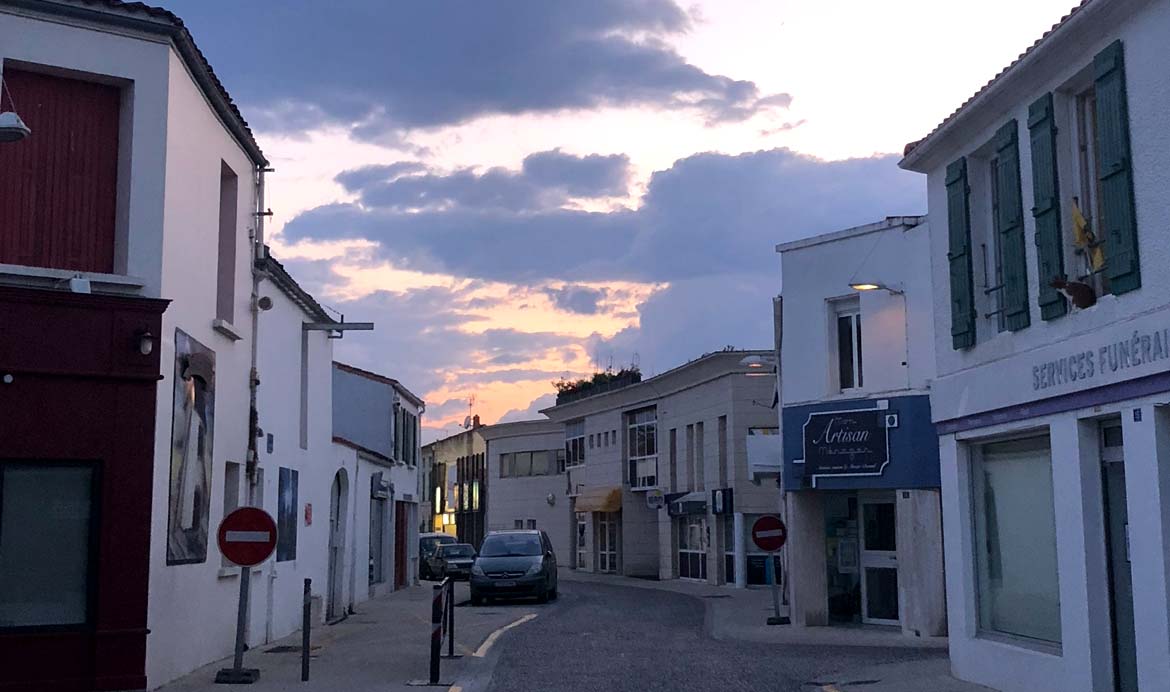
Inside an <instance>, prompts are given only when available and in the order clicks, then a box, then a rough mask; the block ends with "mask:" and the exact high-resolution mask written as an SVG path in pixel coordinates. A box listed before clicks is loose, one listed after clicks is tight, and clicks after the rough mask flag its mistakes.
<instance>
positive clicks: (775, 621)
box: [768, 552, 788, 625]
mask: <svg viewBox="0 0 1170 692" xmlns="http://www.w3.org/2000/svg"><path fill="white" fill-rule="evenodd" d="M768 581H769V582H770V583H771V585H772V613H773V615H772V617H770V618H768V624H769V625H787V624H788V618H784V617H780V588H779V586H778V585H777V582H778V581H779V579H777V575H776V553H775V552H771V553H768Z"/></svg>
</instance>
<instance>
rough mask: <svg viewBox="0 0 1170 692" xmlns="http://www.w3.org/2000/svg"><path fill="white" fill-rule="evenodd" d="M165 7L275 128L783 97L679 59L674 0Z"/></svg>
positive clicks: (747, 106)
mask: <svg viewBox="0 0 1170 692" xmlns="http://www.w3.org/2000/svg"><path fill="white" fill-rule="evenodd" d="M168 7H169V9H171V10H173V11H174V12H176V13H177V14H178V15H179V16H181V17H182V18H183V20H184V22H185V23H186V24H187V26H188V27H189V28H190V29H191V31H192V33H193V34H194V36H195V38H196V40H197V41H198V42H199V45H200V47H201V48H202V49H203V51H204V52H205V53H207V55H208V57H209V59H210V60H211V62H212V63H213V64H214V65H215V66H216V68H217V74H218V75H219V76H220V78H221V79H222V80H223V81H224V83H225V84H226V85H227V86H228V88H229V89H230V90H231V92H232V93H233V94H234V95H235V98H236V100H237V101H239V102H241V104H242V105H243V106H244V107H245V108H246V110H247V112H249V113H250V114H252V115H253V116H256V115H257V114H260V116H261V117H259V118H255V117H254V120H255V122H256V124H257V125H261V124H262V125H263V127H264V128H277V129H279V130H280V131H289V130H307V129H312V128H314V127H316V126H319V125H322V124H326V123H336V124H343V125H346V126H350V127H352V130H353V132H354V134H355V135H356V136H358V137H359V138H362V139H368V140H383V141H384V140H391V141H393V142H397V143H401V140H402V133H403V131H406V130H410V129H412V128H420V127H422V128H426V127H436V126H444V125H453V124H457V123H461V122H466V121H468V120H472V119H474V118H477V117H479V116H484V115H490V114H521V113H553V112H557V111H562V110H566V109H583V110H590V109H597V108H601V107H606V106H651V107H658V108H672V109H692V110H696V111H698V112H699V113H700V114H701V115H702V116H703V117H704V118H705V119H706V120H707V121H708V122H712V123H714V122H728V121H738V120H743V119H745V118H748V117H751V116H752V115H754V114H755V113H757V112H760V111H761V110H768V109H775V108H786V107H787V105H788V102H789V100H790V99H789V97H788V95H787V94H762V93H760V90H759V88H758V87H757V86H756V84H755V83H754V82H751V81H747V80H737V79H733V78H731V77H727V76H723V75H718V74H711V73H708V72H706V71H704V70H702V69H700V68H699V67H696V66H694V65H691V64H689V63H688V62H687V61H686V60H685V59H684V58H683V57H682V56H681V55H680V54H679V53H678V52H677V51H676V50H675V49H674V48H673V47H671V46H670V45H669V44H668V43H667V42H666V39H667V38H670V37H673V36H676V35H679V34H681V33H684V32H686V31H688V30H689V29H690V28H691V19H690V17H689V16H688V15H687V13H686V12H685V11H684V10H683V9H682V8H680V7H679V6H678V4H676V3H675V2H673V0H590V1H589V2H549V1H547V0H520V1H517V2H508V3H487V2H459V1H458V0H427V1H426V2H415V1H413V0H399V1H396V2H387V1H386V0H360V1H359V0H351V1H348V2H345V3H326V4H322V3H320V2H319V1H317V0H285V1H283V2H278V3H259V2H244V3H240V2H229V1H228V0H173V1H172V2H171V3H169V4H168ZM225 17H230V18H231V20H230V21H225V20H224V18H225ZM256 27H264V28H263V30H259V31H258V30H257V29H256ZM265 112H268V113H271V114H272V116H273V117H271V118H265V117H263V113H265Z"/></svg>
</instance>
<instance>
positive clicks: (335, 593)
mask: <svg viewBox="0 0 1170 692" xmlns="http://www.w3.org/2000/svg"><path fill="white" fill-rule="evenodd" d="M345 499H346V498H345V488H344V479H343V478H342V472H341V471H338V472H337V475H335V476H334V477H333V487H332V488H330V490H329V598H328V601H327V603H326V606H325V619H326V620H336V619H338V618H340V617H341V616H342V615H343V614H344V612H345V609H344V606H343V604H342V599H343V598H344V591H343V589H342V574H343V572H344V563H343V562H342V561H343V560H344V559H345Z"/></svg>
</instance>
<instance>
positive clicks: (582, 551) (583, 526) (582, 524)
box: [577, 512, 588, 568]
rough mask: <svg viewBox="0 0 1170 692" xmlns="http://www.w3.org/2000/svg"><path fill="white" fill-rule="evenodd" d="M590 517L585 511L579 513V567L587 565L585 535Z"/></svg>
mask: <svg viewBox="0 0 1170 692" xmlns="http://www.w3.org/2000/svg"><path fill="white" fill-rule="evenodd" d="M587 522H588V519H587V515H586V514H585V513H583V512H582V513H578V514H577V567H578V568H584V567H585V556H586V555H587V554H588V551H587V550H586V545H585V535H586V531H587V529H588V523H587Z"/></svg>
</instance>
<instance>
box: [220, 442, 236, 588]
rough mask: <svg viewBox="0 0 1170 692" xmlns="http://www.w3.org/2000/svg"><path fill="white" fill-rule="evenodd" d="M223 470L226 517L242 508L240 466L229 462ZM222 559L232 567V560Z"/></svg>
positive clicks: (226, 565)
mask: <svg viewBox="0 0 1170 692" xmlns="http://www.w3.org/2000/svg"><path fill="white" fill-rule="evenodd" d="M223 468H224V470H223V515H224V516H225V517H226V516H227V515H229V514H231V513H232V512H233V511H235V510H236V508H238V507H239V506H240V465H239V464H237V463H236V462H234V461H229V462H227V463H226V464H224V467H223ZM220 557H221V558H222V561H223V562H222V564H223V566H224V567H230V566H231V564H232V563H231V561H230V560H228V559H227V558H226V557H223V556H220Z"/></svg>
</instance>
